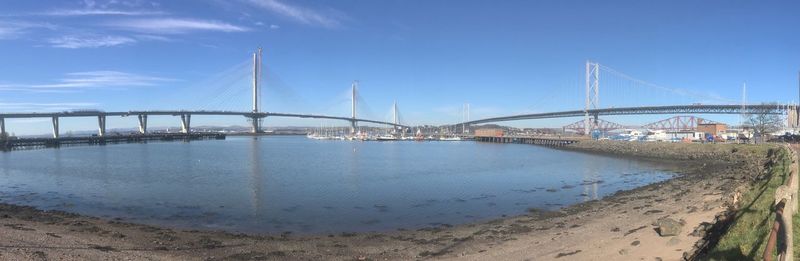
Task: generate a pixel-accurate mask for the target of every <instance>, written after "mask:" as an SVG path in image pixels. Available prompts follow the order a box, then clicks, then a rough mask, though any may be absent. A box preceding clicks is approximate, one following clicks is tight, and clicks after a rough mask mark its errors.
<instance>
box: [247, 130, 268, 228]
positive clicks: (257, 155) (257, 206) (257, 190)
mask: <svg viewBox="0 0 800 261" xmlns="http://www.w3.org/2000/svg"><path fill="white" fill-rule="evenodd" d="M258 139H259V138H258V137H253V138H252V139H250V182H249V183H250V192H251V193H250V199H251V200H250V202H251V203H252V208H251V209H252V215H253V217H255V218H260V217H261V207H262V206H263V204H264V201H262V200H261V197H262V194H261V187H262V186H263V182H262V181H261V177H262V175H264V174H263V172H262V171H261V142H259V140H258Z"/></svg>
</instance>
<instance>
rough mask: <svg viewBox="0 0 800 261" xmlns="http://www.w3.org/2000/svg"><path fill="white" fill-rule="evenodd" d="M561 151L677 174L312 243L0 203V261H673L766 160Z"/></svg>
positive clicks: (619, 149)
mask: <svg viewBox="0 0 800 261" xmlns="http://www.w3.org/2000/svg"><path fill="white" fill-rule="evenodd" d="M687 145H690V146H688V147H687ZM654 146H655V147H654ZM568 149H574V150H581V151H591V152H595V153H610V154H614V155H622V156H626V155H627V156H633V154H631V153H630V151H636V152H637V153H636V155H638V156H642V157H645V158H648V159H660V160H670V159H675V158H676V159H677V160H680V162H679V163H680V164H681V165H682V166H683V167H681V169H680V172H681V173H683V174H681V175H678V176H677V177H675V178H673V179H670V180H668V181H664V182H660V183H656V184H651V185H648V186H645V187H641V188H637V189H634V190H629V191H622V192H618V193H616V194H614V195H612V196H609V197H606V198H604V199H602V200H597V201H590V202H586V203H582V204H578V205H573V206H570V207H566V208H563V209H561V210H560V211H554V212H547V211H537V210H531V211H529V213H528V214H525V215H521V216H516V217H504V218H500V219H496V220H492V221H487V222H482V223H474V224H465V225H457V226H452V225H449V224H440V225H437V226H433V227H427V228H421V229H418V230H404V231H393V232H385V233H357V234H350V233H343V234H335V235H316V236H306V235H302V236H297V235H292V234H288V233H286V234H280V235H244V234H231V233H225V232H214V231H185V230H177V229H168V228H158V227H153V226H148V225H139V224H130V223H126V222H124V221H120V220H107V219H100V218H94V217H86V216H80V215H74V214H70V213H65V212H58V211H47V212H46V211H39V210H36V209H33V208H30V207H22V206H14V205H8V204H2V203H0V260H59V259H69V260H72V259H94V260H99V259H103V260H108V259H118V260H175V259H180V260H414V259H459V260H603V259H606V260H641V259H643V260H658V259H659V258H660V259H662V260H679V259H680V258H681V257H682V255H683V253H684V252H685V251H689V250H690V249H692V246H693V245H694V244H695V242H697V241H698V240H699V239H700V237H698V236H693V235H690V234H692V230H693V229H694V228H695V227H697V226H698V225H700V224H701V222H711V221H713V219H714V216H715V215H717V214H718V213H720V212H722V211H724V210H725V209H726V208H727V207H728V205H729V204H731V201H732V200H733V198H734V195H735V194H736V192H737V190H741V189H744V187H743V186H744V185H745V184H747V183H748V182H749V180H752V174H751V173H762V170H761V166H763V164H764V163H765V162H766V157H765V155H759V154H755V153H752V152H750V151H749V150H746V149H737V148H736V147H733V146H728V145H702V144H656V145H652V144H638V145H637V143H631V144H630V145H627V144H626V145H620V144H618V143H608V144H605V143H594V142H587V143H584V144H581V145H578V146H574V147H570V148H568ZM670 155H672V156H670ZM671 161H673V162H674V160H671ZM664 217H669V218H672V219H674V220H679V221H681V222H682V223H684V225H683V227H682V229H681V232H680V233H678V235H677V236H674V237H661V236H659V235H658V233H657V232H656V230H655V226H654V225H653V224H654V223H655V222H656V221H657V220H659V219H661V218H664Z"/></svg>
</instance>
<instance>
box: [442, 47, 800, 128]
mask: <svg viewBox="0 0 800 261" xmlns="http://www.w3.org/2000/svg"><path fill="white" fill-rule="evenodd" d="M601 70H604V71H607V72H610V73H611V74H613V75H616V76H618V77H620V78H623V79H624V80H627V81H630V82H633V83H635V84H637V85H639V86H640V87H641V86H645V87H649V89H650V91H662V92H667V93H671V94H677V95H684V96H686V95H694V96H703V95H702V94H698V93H696V92H691V91H687V90H680V89H673V88H667V87H663V86H660V85H655V84H651V83H648V82H645V81H642V80H639V79H636V78H633V77H631V76H628V75H627V74H624V73H621V72H619V71H616V70H614V69H611V68H608V67H605V66H603V65H600V64H599V63H596V62H591V61H587V62H586V74H585V77H586V78H585V100H584V108H583V109H580V110H567V111H555V112H543V113H524V114H516V115H508V116H497V117H488V118H483V119H478V120H467V121H464V122H460V123H457V124H453V125H452V126H459V125H460V126H470V125H477V124H486V123H497V122H508V121H520V120H536V119H552V118H570V117H582V118H583V120H582V121H579V122H576V123H572V124H569V125H566V126H564V129H572V130H580V131H582V132H583V133H584V134H586V135H588V134H589V133H591V132H592V131H594V130H614V129H622V128H626V127H633V126H624V125H621V124H617V123H614V122H610V121H606V120H602V119H600V118H599V117H600V116H617V115H653V114H665V115H668V114H672V115H675V114H729V115H753V114H768V115H770V114H771V115H785V116H786V120H787V124H786V125H787V127H789V128H797V127H799V124H798V122H800V119H798V115H800V114H798V106H797V105H793V104H777V103H775V104H745V102H744V100H743V101H742V103H741V104H700V103H692V104H685V105H660V106H652V105H638V106H630V107H607V108H601V107H600V105H599V104H600V103H599V99H600V71H601ZM621 92H622V93H625V91H624V90H623V91H621ZM642 96H644V95H641V96H638V97H642ZM706 96H707V95H706ZM743 96H744V94H743ZM638 97H637V96H628V97H623V99H622V100H623V101H632V100H633V101H635V100H637V99H638ZM705 98H709V97H705ZM710 98H713V99H717V100H719V99H720V98H719V97H710ZM727 101H729V100H727ZM676 117H677V118H676ZM676 117H673V118H670V119H666V120H662V121H658V122H654V123H651V124H646V125H644V126H638V127H644V128H652V129H678V128H680V127H684V128H686V127H691V126H696V124H697V119H696V118H695V117H694V116H683V117H678V116H676ZM701 121H702V120H701ZM463 128H464V129H466V127H463Z"/></svg>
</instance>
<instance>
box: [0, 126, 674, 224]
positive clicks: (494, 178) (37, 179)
mask: <svg viewBox="0 0 800 261" xmlns="http://www.w3.org/2000/svg"><path fill="white" fill-rule="evenodd" d="M665 169H666V168H665V167H663V166H657V165H653V164H652V163H645V162H640V161H633V160H628V159H617V158H611V157H604V156H597V155H590V154H583V153H576V152H565V151H558V150H553V149H548V148H544V147H538V146H531V145H519V144H491V143H476V142H346V141H317V140H309V139H306V138H305V137H266V138H259V139H254V138H251V137H241V138H238V137H235V138H228V140H211V141H194V142H191V143H181V142H169V143H149V144H123V145H108V146H82V147H65V148H60V149H43V150H29V151H13V152H8V153H0V201H2V202H6V203H14V204H21V205H31V206H36V207H39V208H42V209H58V210H66V211H71V212H77V213H82V214H89V215H95V216H102V217H109V218H117V217H120V218H123V219H125V220H128V221H134V222H140V223H148V224H159V225H168V226H175V227H181V228H199V229H225V230H229V231H237V232H253V233H264V232H267V233H273V232H284V231H293V232H296V233H324V232H331V233H333V232H344V231H385V230H394V229H398V228H408V229H413V228H419V227H424V226H430V225H436V224H439V223H445V224H459V223H465V222H471V221H476V220H485V219H491V218H496V217H500V216H501V215H516V214H522V213H524V212H525V211H526V210H527V209H528V208H543V209H558V208H560V207H563V206H565V205H569V204H574V203H577V202H582V201H586V200H591V199H597V198H600V197H603V196H605V195H608V194H610V193H613V192H615V191H617V190H620V189H630V188H635V187H638V186H642V185H645V184H649V183H652V182H656V181H660V180H664V179H667V178H669V177H671V175H673V174H672V173H671V172H669V171H667V170H665Z"/></svg>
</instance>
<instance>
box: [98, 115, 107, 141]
mask: <svg viewBox="0 0 800 261" xmlns="http://www.w3.org/2000/svg"><path fill="white" fill-rule="evenodd" d="M97 125H98V127H99V128H98V130H97V136H99V137H103V136H106V116H105V115H100V116H97Z"/></svg>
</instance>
